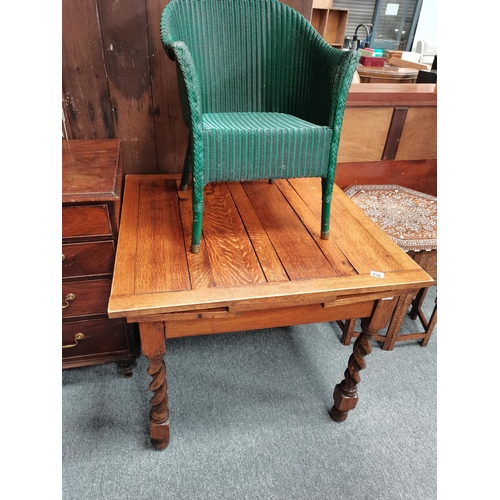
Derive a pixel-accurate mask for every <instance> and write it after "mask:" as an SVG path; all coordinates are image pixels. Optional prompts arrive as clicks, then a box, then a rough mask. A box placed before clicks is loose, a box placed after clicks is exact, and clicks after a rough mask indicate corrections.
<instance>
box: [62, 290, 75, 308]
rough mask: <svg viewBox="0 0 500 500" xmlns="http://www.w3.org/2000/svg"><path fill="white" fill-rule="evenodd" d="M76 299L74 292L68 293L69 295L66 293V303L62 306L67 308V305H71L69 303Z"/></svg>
mask: <svg viewBox="0 0 500 500" xmlns="http://www.w3.org/2000/svg"><path fill="white" fill-rule="evenodd" d="M75 299H76V295H75V294H74V293H68V295H66V299H65V300H64V304H63V306H62V308H63V309H66V308H67V307H69V303H70V302H71V301H72V300H75Z"/></svg>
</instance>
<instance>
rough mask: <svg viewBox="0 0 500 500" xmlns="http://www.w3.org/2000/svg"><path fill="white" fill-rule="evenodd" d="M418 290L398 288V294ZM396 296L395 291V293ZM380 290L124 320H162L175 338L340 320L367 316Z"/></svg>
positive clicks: (169, 334)
mask: <svg viewBox="0 0 500 500" xmlns="http://www.w3.org/2000/svg"><path fill="white" fill-rule="evenodd" d="M417 291H418V290H406V291H403V292H401V291H398V293H397V296H399V295H403V294H407V293H411V294H416V293H417ZM394 297H396V295H394ZM392 298H393V297H392V296H389V297H380V294H366V296H365V297H360V296H357V297H352V298H350V297H344V298H343V299H338V301H337V302H336V303H328V304H324V303H320V304H308V305H301V306H293V307H281V308H267V309H257V310H243V311H238V312H229V310H228V308H220V309H217V310H210V311H204V312H202V311H193V312H191V313H185V312H184V313H177V314H176V313H171V314H158V315H148V316H140V317H128V318H127V322H129V323H132V322H134V323H135V322H138V323H139V326H140V324H141V323H147V322H152V321H156V322H164V325H165V337H166V338H178V337H189V336H196V335H210V334H218V333H229V332H237V331H244V330H255V329H264V328H277V327H285V326H291V325H299V324H308V323H321V322H329V321H339V320H345V319H350V318H366V317H369V316H370V315H371V314H372V312H373V309H374V307H375V304H376V302H377V300H391V299H392Z"/></svg>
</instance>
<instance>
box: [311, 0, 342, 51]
mask: <svg viewBox="0 0 500 500" xmlns="http://www.w3.org/2000/svg"><path fill="white" fill-rule="evenodd" d="M333 3H334V0H314V1H313V8H312V16H311V24H312V25H313V27H314V28H315V29H316V31H317V32H318V33H319V34H320V35H321V36H322V37H323V38H324V39H325V41H326V42H327V43H328V44H330V45H331V46H332V47H336V48H338V49H341V48H342V47H343V46H344V38H345V32H346V27H347V16H348V14H349V10H348V9H335V8H334V7H333Z"/></svg>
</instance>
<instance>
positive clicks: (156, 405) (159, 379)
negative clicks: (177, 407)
mask: <svg viewBox="0 0 500 500" xmlns="http://www.w3.org/2000/svg"><path fill="white" fill-rule="evenodd" d="M148 360H149V367H148V370H147V371H148V375H150V376H151V377H152V378H153V380H152V381H151V383H150V384H149V390H150V391H151V392H153V397H152V398H151V401H150V404H151V412H150V414H149V427H150V435H151V441H152V443H153V446H154V447H155V448H156V449H158V450H163V449H164V448H166V447H167V446H168V443H169V440H170V420H169V416H170V415H169V410H168V395H167V377H166V375H167V371H166V368H165V361H163V357H161V358H156V359H155V358H148Z"/></svg>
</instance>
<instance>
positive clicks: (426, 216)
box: [337, 184, 437, 351]
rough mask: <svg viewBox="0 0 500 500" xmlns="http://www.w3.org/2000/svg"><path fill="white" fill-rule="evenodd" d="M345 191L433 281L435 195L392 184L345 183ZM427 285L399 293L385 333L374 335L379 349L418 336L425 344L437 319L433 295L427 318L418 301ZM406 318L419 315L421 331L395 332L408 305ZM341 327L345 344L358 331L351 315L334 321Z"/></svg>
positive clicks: (435, 222) (435, 243) (435, 217)
mask: <svg viewBox="0 0 500 500" xmlns="http://www.w3.org/2000/svg"><path fill="white" fill-rule="evenodd" d="M345 194H346V195H347V196H348V197H349V198H351V199H352V200H353V201H354V202H355V203H356V205H357V206H358V207H360V208H361V209H362V210H363V211H364V212H365V213H366V214H367V215H368V216H369V217H370V218H371V219H372V220H373V221H374V222H375V223H376V224H377V225H378V226H379V227H380V228H381V229H383V230H384V232H385V233H386V234H387V235H388V236H389V237H390V238H391V239H392V240H393V241H395V242H396V243H397V244H398V245H399V246H400V247H401V248H402V249H403V250H404V251H405V252H406V253H407V254H408V255H409V256H410V257H412V259H413V260H415V262H417V264H418V265H419V266H420V267H421V268H422V269H423V270H424V271H426V272H427V273H428V274H429V275H430V276H431V278H433V279H434V280H435V281H434V284H435V285H437V198H436V197H435V196H430V195H428V194H424V193H420V192H418V191H414V190H412V189H408V188H405V187H402V186H396V185H392V184H391V185H364V186H362V185H360V186H349V187H348V188H347V189H346V190H345ZM426 292H427V289H422V290H420V292H418V293H417V295H416V296H415V297H414V296H412V295H407V296H402V297H400V299H399V300H398V303H397V305H396V308H395V310H394V314H393V316H392V319H391V321H390V323H389V327H388V329H387V333H386V334H385V335H375V336H374V337H373V339H374V340H376V341H381V342H382V343H383V344H382V349H383V350H385V351H391V350H392V349H393V348H394V344H395V343H396V342H398V341H400V340H419V339H420V345H421V346H422V347H425V346H426V345H427V343H428V342H429V339H430V337H431V334H432V331H433V330H434V327H435V326H436V323H437V299H436V302H435V305H434V310H433V312H432V314H431V316H430V317H429V319H427V318H426V317H425V315H424V314H423V312H422V304H423V301H424V299H425V296H426ZM410 306H411V310H410V313H409V314H410V318H411V319H413V320H415V319H417V318H418V319H419V321H420V323H421V325H422V326H423V328H424V332H416V333H407V334H403V335H401V334H400V333H399V331H400V329H401V325H402V323H403V320H404V318H405V315H406V312H407V310H408V308H409V307H410ZM337 323H338V324H339V326H340V327H341V328H342V338H341V342H342V343H343V344H344V345H349V344H350V342H351V339H352V338H353V337H357V336H358V335H359V332H355V331H354V327H355V323H356V320H355V319H348V320H346V321H338V322H337Z"/></svg>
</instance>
